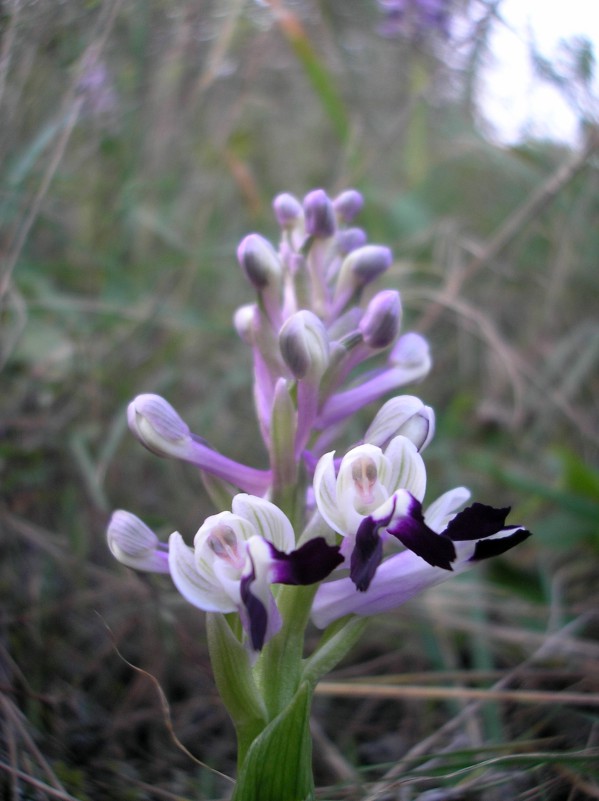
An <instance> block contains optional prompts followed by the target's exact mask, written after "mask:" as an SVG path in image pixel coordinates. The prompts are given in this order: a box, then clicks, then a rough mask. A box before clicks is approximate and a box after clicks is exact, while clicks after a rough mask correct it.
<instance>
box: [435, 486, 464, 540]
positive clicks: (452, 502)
mask: <svg viewBox="0 0 599 801" xmlns="http://www.w3.org/2000/svg"><path fill="white" fill-rule="evenodd" d="M469 499H470V490H469V489H467V488H466V487H454V489H452V490H448V491H447V492H444V493H443V495H440V496H439V497H438V498H437V500H435V501H433V502H432V503H431V504H430V505H429V506H428V507H427V509H426V512H425V513H424V519H425V522H426V525H427V526H429V527H430V528H432V530H433V531H437V532H440V531H443V530H444V529H445V528H447V525H448V523H449V521H450V520H451V519H452V518H453V517H455V515H456V512H457V511H458V509H459V508H460V506H463V505H464V504H465V503H466V501H468V500H469Z"/></svg>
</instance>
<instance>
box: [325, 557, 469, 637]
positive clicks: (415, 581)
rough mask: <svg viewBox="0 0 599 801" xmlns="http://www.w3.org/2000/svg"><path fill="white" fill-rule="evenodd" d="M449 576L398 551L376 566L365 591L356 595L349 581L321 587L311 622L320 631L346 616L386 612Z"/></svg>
mask: <svg viewBox="0 0 599 801" xmlns="http://www.w3.org/2000/svg"><path fill="white" fill-rule="evenodd" d="M469 566H472V564H471V563H468V562H466V563H464V565H460V566H459V567H458V568H457V570H456V572H462V571H463V570H466V569H467V568H468V567H469ZM453 575H454V573H451V572H449V571H447V570H443V569H442V568H440V567H432V566H431V565H429V564H427V563H426V562H424V561H423V560H422V559H421V558H420V557H419V556H417V555H416V554H415V553H412V551H402V552H401V553H398V554H394V555H393V556H391V557H389V559H386V560H385V561H384V562H383V563H382V564H381V565H380V566H379V568H378V570H377V571H376V573H375V575H374V577H373V579H372V582H371V584H370V586H369V587H368V590H367V591H366V592H356V587H355V585H354V583H353V582H352V580H351V579H350V578H343V579H339V580H338V581H330V582H327V583H324V584H321V586H320V587H319V588H318V591H317V593H316V596H315V598H314V601H313V604H312V621H313V622H314V624H315V625H316V626H318V628H321V629H323V628H325V627H326V626H328V625H329V623H332V622H333V621H334V620H338V619H339V618H342V617H345V616H346V615H349V614H355V615H361V616H367V615H376V614H378V613H380V612H387V611H389V610H391V609H395V608H396V607H398V606H400V605H401V604H403V603H405V602H406V601H408V600H409V599H410V598H412V597H414V596H415V595H417V594H418V593H420V592H422V591H423V590H425V589H427V588H428V587H432V586H434V585H435V584H440V583H441V582H443V581H445V580H446V579H448V578H450V577H451V576H453Z"/></svg>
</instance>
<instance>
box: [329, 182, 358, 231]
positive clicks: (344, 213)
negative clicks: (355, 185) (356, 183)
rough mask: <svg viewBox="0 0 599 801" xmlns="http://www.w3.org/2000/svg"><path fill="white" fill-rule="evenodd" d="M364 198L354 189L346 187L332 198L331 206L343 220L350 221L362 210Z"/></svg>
mask: <svg viewBox="0 0 599 801" xmlns="http://www.w3.org/2000/svg"><path fill="white" fill-rule="evenodd" d="M363 205H364V198H363V197H362V194H361V193H360V192H358V191H357V190H356V189H346V190H345V192H341V194H340V195H337V197H336V198H335V200H333V208H334V209H335V212H336V213H337V216H338V217H339V219H340V220H342V221H343V222H346V223H348V222H351V221H352V220H353V218H354V217H355V216H356V214H359V213H360V211H362V207H363Z"/></svg>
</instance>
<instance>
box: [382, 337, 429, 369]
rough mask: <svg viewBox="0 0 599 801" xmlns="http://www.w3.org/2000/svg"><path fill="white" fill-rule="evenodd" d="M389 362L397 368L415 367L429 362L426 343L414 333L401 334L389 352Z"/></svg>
mask: <svg viewBox="0 0 599 801" xmlns="http://www.w3.org/2000/svg"><path fill="white" fill-rule="evenodd" d="M389 360H390V361H391V362H392V363H393V364H395V365H397V366H398V367H416V366H418V365H419V364H423V363H425V362H430V360H431V357H430V348H429V345H428V342H427V341H426V339H425V338H424V337H423V336H420V334H416V333H414V332H410V333H408V334H403V336H401V337H400V338H399V339H398V340H397V342H396V344H395V347H394V348H393V350H392V351H391V356H390V359H389Z"/></svg>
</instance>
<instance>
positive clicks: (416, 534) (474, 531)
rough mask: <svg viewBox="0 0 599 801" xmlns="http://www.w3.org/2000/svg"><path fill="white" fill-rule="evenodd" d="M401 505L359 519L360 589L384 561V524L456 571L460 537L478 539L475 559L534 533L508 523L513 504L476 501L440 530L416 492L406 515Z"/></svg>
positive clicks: (354, 575) (356, 569) (356, 559)
mask: <svg viewBox="0 0 599 801" xmlns="http://www.w3.org/2000/svg"><path fill="white" fill-rule="evenodd" d="M408 495H409V493H408ZM396 507H397V503H394V504H393V506H392V509H391V511H390V512H389V513H387V514H386V515H385V516H384V517H379V518H377V517H376V516H375V515H369V516H368V517H365V518H364V520H362V522H361V523H360V527H359V528H358V532H357V534H356V542H355V547H354V550H353V552H352V555H351V562H350V578H351V579H352V581H353V582H354V584H355V585H356V588H357V589H358V590H359V591H361V592H365V591H366V590H367V589H368V587H369V586H370V582H371V581H372V579H373V577H374V574H375V572H376V569H377V567H378V566H379V564H380V563H381V560H382V556H383V546H382V540H381V537H380V534H379V531H380V530H381V529H385V530H386V531H388V532H389V534H392V535H393V536H394V537H396V539H398V540H399V541H400V542H401V543H402V545H404V546H405V547H406V548H408V549H409V550H411V551H412V552H413V553H415V554H416V555H417V556H420V557H421V558H422V559H424V561H425V562H428V564H429V565H432V566H433V567H440V568H443V569H444V570H453V567H452V564H453V563H454V562H455V561H456V559H457V551H456V547H455V545H454V543H456V542H472V541H474V540H476V544H475V546H474V551H473V553H472V555H471V556H470V558H469V559H468V561H470V562H476V561H480V560H482V559H488V558H490V557H492V556H499V555H501V554H503V553H505V552H506V551H508V550H509V549H510V548H513V547H514V546H515V545H518V544H519V543H521V542H524V540H526V539H528V537H530V536H531V532H530V531H528V530H527V529H525V528H522V526H519V525H513V526H506V525H505V520H506V517H507V515H508V513H509V511H510V508H509V507H506V508H503V509H496V508H494V507H493V506H487V505H485V504H482V503H473V504H472V505H471V506H469V507H468V508H466V509H464V510H463V511H462V512H459V513H458V514H457V515H456V516H455V517H454V518H453V520H451V522H450V523H449V524H448V526H447V528H446V529H445V530H444V531H442V532H441V533H440V534H437V533H436V532H435V531H433V530H432V529H431V528H429V526H427V525H426V523H425V521H424V515H423V513H422V505H421V504H420V502H419V501H417V500H416V498H414V497H413V496H412V495H409V500H408V503H407V508H406V510H405V512H404V513H403V514H396Z"/></svg>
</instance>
